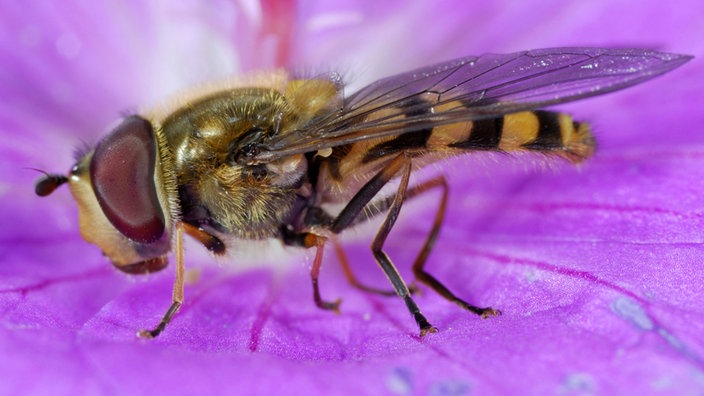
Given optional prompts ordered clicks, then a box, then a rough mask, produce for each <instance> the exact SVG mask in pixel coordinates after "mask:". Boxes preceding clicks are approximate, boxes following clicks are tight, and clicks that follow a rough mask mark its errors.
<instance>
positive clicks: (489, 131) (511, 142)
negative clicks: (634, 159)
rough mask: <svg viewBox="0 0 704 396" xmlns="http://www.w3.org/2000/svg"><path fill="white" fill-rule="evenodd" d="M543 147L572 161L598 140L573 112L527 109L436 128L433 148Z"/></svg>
mask: <svg viewBox="0 0 704 396" xmlns="http://www.w3.org/2000/svg"><path fill="white" fill-rule="evenodd" d="M443 146H444V147H446V148H450V149H463V150H491V151H506V152H511V151H525V150H529V151H540V152H544V153H550V154H555V155H558V156H561V157H564V158H566V159H568V160H569V161H571V162H580V161H582V160H584V159H586V158H588V157H590V156H591V155H592V154H593V153H594V148H595V141H594V137H593V136H592V134H591V131H590V128H589V125H588V124H586V123H582V122H576V121H573V120H572V117H571V116H570V115H569V114H565V113H557V112H552V111H544V110H537V111H525V112H521V113H514V114H507V115H505V116H503V117H499V118H488V119H484V120H478V121H473V122H465V123H459V124H452V125H446V126H440V127H436V128H434V129H433V131H432V134H431V136H430V138H429V139H428V142H427V148H429V149H431V150H432V149H436V150H439V149H442V147H443Z"/></svg>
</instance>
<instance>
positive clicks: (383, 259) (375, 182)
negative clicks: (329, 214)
mask: <svg viewBox="0 0 704 396" xmlns="http://www.w3.org/2000/svg"><path fill="white" fill-rule="evenodd" d="M399 172H401V181H400V184H399V187H398V190H397V191H396V195H395V196H394V199H393V201H392V202H391V205H390V206H389V211H388V213H387V215H386V218H385V219H384V222H383V223H382V225H381V227H380V228H379V231H378V232H377V235H376V237H375V238H374V241H373V242H372V246H371V249H372V253H373V254H374V258H375V259H376V261H377V262H378V263H379V266H381V269H382V270H383V271H384V274H386V277H387V278H388V279H389V281H390V282H391V284H392V285H393V287H394V290H395V292H396V294H397V295H398V296H399V297H401V298H402V299H403V301H404V303H406V307H407V308H408V311H409V312H410V313H411V315H412V316H413V318H414V319H415V321H416V323H417V324H418V327H419V328H420V336H421V337H422V336H424V335H426V334H428V333H435V332H437V329H436V328H435V327H433V326H432V325H431V324H430V323H429V322H428V320H427V319H426V318H425V316H424V315H423V314H422V313H421V312H420V309H419V308H418V305H417V304H416V303H415V301H413V298H412V297H411V294H410V291H409V289H408V286H407V285H406V283H405V282H404V281H403V279H402V278H401V274H399V273H398V270H397V269H396V267H395V266H394V265H393V263H392V262H391V260H390V259H389V257H388V256H387V255H386V253H384V251H383V247H384V242H386V238H387V237H388V235H389V232H390V231H391V229H392V228H393V226H394V224H395V223H396V219H397V218H398V215H399V212H400V211H401V206H402V205H403V201H404V199H405V198H406V190H407V189H408V181H409V178H410V175H411V160H410V158H408V157H406V156H405V155H403V154H401V155H399V156H398V157H396V158H394V159H393V160H392V161H391V162H389V163H388V164H387V165H386V166H385V167H384V168H383V169H382V170H381V171H379V173H377V174H376V175H375V176H374V177H373V178H372V179H370V180H369V181H368V182H367V184H365V185H364V186H363V187H362V188H361V189H360V190H359V192H357V194H356V195H355V196H354V197H353V198H352V200H351V201H350V202H349V203H348V204H347V206H346V207H345V208H344V209H343V210H342V212H340V214H339V216H338V217H337V218H336V219H335V221H334V222H333V225H332V227H331V230H332V232H334V233H339V232H340V231H342V230H344V229H345V228H347V227H348V226H349V225H350V224H352V223H353V222H354V220H355V218H357V216H358V215H359V213H360V212H361V211H362V210H363V209H364V208H365V207H366V206H367V204H368V203H369V202H370V201H371V200H372V199H373V198H374V196H375V195H376V194H377V193H378V192H379V190H381V188H382V187H383V186H384V185H385V184H386V183H388V182H389V181H390V180H391V179H392V178H393V177H394V176H396V175H397V174H398V173H399Z"/></svg>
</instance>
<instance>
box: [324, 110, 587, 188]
mask: <svg viewBox="0 0 704 396" xmlns="http://www.w3.org/2000/svg"><path fill="white" fill-rule="evenodd" d="M594 149H595V141H594V137H593V136H592V134H591V131H590V128H589V125H588V124H586V123H582V122H576V121H573V120H572V117H571V116H570V115H569V114H566V113H558V112H552V111H544V110H537V111H525V112H521V113H513V114H507V115H504V116H502V117H497V118H487V119H482V120H476V121H466V122H458V123H454V124H448V125H441V126H436V127H433V128H429V129H425V130H420V131H415V132H407V133H404V134H401V135H397V136H393V137H388V138H379V139H373V140H366V141H361V142H358V143H353V144H350V145H344V146H339V147H335V148H333V152H332V155H331V156H330V157H329V158H327V160H326V162H327V166H328V171H329V172H330V175H331V176H332V179H333V180H335V181H342V180H343V179H344V178H345V177H346V176H349V175H355V176H356V177H362V179H364V177H363V176H362V174H366V173H374V172H375V171H376V170H378V169H377V168H378V166H379V165H380V164H383V163H384V160H390V159H392V158H393V157H395V156H396V155H398V154H399V153H401V152H406V153H408V154H410V155H411V156H413V157H415V158H416V160H414V163H416V164H419V165H421V166H422V164H427V163H429V162H434V161H437V160H439V159H442V158H446V157H450V156H455V155H461V154H462V153H464V152H468V151H501V152H518V151H537V152H542V153H545V154H550V155H557V156H560V157H563V158H565V159H567V160H569V161H571V162H573V163H577V162H581V161H582V160H584V159H586V158H588V157H590V156H591V155H592V154H593V153H594Z"/></svg>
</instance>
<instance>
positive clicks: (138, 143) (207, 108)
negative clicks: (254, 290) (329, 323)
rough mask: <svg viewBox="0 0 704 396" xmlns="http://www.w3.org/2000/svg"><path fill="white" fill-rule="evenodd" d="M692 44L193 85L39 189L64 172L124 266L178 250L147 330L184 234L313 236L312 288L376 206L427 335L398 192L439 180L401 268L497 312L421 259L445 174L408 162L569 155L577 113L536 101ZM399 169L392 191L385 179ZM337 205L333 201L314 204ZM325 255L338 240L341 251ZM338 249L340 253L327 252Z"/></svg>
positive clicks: (578, 128) (214, 247)
mask: <svg viewBox="0 0 704 396" xmlns="http://www.w3.org/2000/svg"><path fill="white" fill-rule="evenodd" d="M691 58H692V57H691V56H687V55H677V54H668V53H661V52H655V51H650V50H643V49H603V48H554V49H541V50H534V51H524V52H517V53H512V54H504V55H497V54H486V55H482V56H478V57H473V56H472V57H466V58H460V59H456V60H452V61H449V62H444V63H440V64H436V65H433V66H429V67H424V68H420V69H417V70H413V71H410V72H407V73H402V74H399V75H396V76H392V77H388V78H384V79H382V80H379V81H376V82H374V83H372V84H370V85H368V86H366V87H365V88H362V89H361V90H359V91H358V92H356V93H354V94H352V95H350V96H346V97H345V96H344V95H343V85H342V84H341V82H340V78H339V77H338V76H336V75H334V74H332V75H328V76H324V77H317V78H307V79H298V78H295V77H293V76H291V75H289V74H288V73H285V72H277V73H272V74H266V75H261V76H258V77H256V78H252V79H251V80H250V81H248V82H247V83H242V82H239V83H231V84H229V85H227V84H226V85H223V86H217V87H214V88H210V89H204V90H201V91H198V92H195V93H193V94H191V95H190V96H186V97H182V98H180V99H178V100H176V101H175V102H173V103H171V104H170V105H166V106H162V107H159V108H156V109H153V110H150V111H146V112H143V113H142V114H141V115H131V116H128V117H126V118H124V119H123V120H122V121H121V122H120V123H119V124H117V126H115V127H114V128H113V129H112V131H111V132H110V133H109V134H108V135H107V136H106V137H105V138H103V139H102V140H101V141H100V142H99V143H98V144H97V145H96V146H95V148H94V149H93V150H91V151H90V152H88V153H85V154H83V155H81V156H80V158H77V162H76V164H75V165H74V166H73V167H72V168H71V170H70V172H69V173H68V175H67V176H63V175H58V174H47V175H46V176H45V177H43V178H41V179H40V180H39V181H38V182H37V184H36V188H35V189H36V193H37V194H38V195H40V196H44V195H48V194H50V193H51V192H52V191H54V190H55V189H56V188H57V187H58V186H60V185H61V184H64V183H68V184H69V186H70V190H71V192H72V194H73V196H74V198H75V200H76V202H77V204H78V208H79V216H80V231H81V235H82V236H83V238H84V239H85V240H86V241H88V242H90V243H93V244H96V245H98V247H99V248H100V249H101V250H102V251H103V253H104V254H105V256H107V257H108V258H109V259H110V260H111V262H112V264H113V265H114V266H115V267H117V268H118V269H120V270H122V271H125V272H128V273H134V274H137V273H148V272H153V271H157V270H160V269H163V268H164V267H165V266H166V264H167V259H166V256H167V255H168V253H169V252H171V251H172V250H175V257H176V280H175V282H174V290H173V298H172V304H171V306H170V308H169V309H168V310H167V312H166V313H165V315H164V316H163V319H162V320H161V321H160V322H159V324H158V325H157V326H156V327H155V328H154V329H153V330H142V331H140V332H139V335H141V336H143V337H155V336H157V335H158V334H159V333H161V332H162V330H163V329H164V328H165V326H166V325H167V324H168V323H169V321H170V320H171V319H172V317H173V316H174V314H175V313H176V312H177V311H178V309H179V307H180V306H181V304H182V302H183V289H184V257H183V248H182V238H183V233H186V234H187V235H189V236H191V237H193V238H195V239H196V240H197V241H199V242H200V243H201V244H203V245H204V246H205V247H206V248H207V249H209V250H210V251H211V252H213V253H215V254H223V253H225V251H226V250H227V241H228V240H231V239H232V238H235V239H242V240H255V239H267V238H275V239H278V240H280V241H281V242H283V243H284V244H285V245H289V246H298V247H302V248H307V249H310V248H314V249H315V258H314V261H313V264H312V268H311V270H310V276H311V280H312V285H313V295H314V301H315V303H316V304H317V306H319V307H320V308H323V309H327V310H337V309H338V305H339V303H340V301H339V300H337V301H328V300H325V299H323V298H322V297H321V295H320V292H319V288H318V274H319V270H320V267H321V265H322V262H323V247H324V246H325V244H326V242H327V241H328V240H329V239H331V238H332V237H333V236H334V235H335V234H338V233H340V232H342V231H344V230H346V229H348V228H350V227H352V226H354V225H357V224H359V223H362V222H364V221H366V220H369V219H370V218H372V217H374V216H377V215H382V214H385V218H384V220H383V222H382V225H381V227H380V228H379V231H378V233H377V234H376V236H375V237H374V239H373V242H372V245H371V249H372V252H373V254H374V257H375V259H376V261H377V263H378V264H379V266H380V267H381V269H382V271H383V272H384V273H385V275H386V276H387V277H388V279H389V280H390V282H391V285H392V286H393V290H381V289H375V288H372V287H369V286H366V285H364V284H360V283H359V282H358V281H357V280H356V278H355V277H354V275H353V273H352V271H351V268H350V266H349V264H348V263H347V261H346V260H345V259H344V257H343V256H341V260H340V261H341V262H342V264H343V267H344V268H343V269H345V273H346V275H347V277H348V279H349V281H350V283H351V284H352V285H353V286H356V287H357V288H360V289H363V290H366V291H371V292H376V293H380V294H391V295H394V294H395V295H398V296H399V297H400V298H401V299H402V300H403V301H404V303H405V304H406V307H407V308H408V310H409V312H410V313H411V315H412V316H413V318H414V319H415V321H416V323H417V325H418V327H419V329H420V335H421V336H424V335H426V334H427V333H429V332H436V331H437V329H436V328H435V327H433V326H432V325H431V324H430V322H429V321H428V320H427V319H426V317H425V316H424V315H423V314H422V313H421V310H420V309H419V307H418V305H417V304H416V303H415V301H414V299H413V297H412V294H411V292H410V291H409V287H408V286H407V284H406V282H405V281H404V280H403V279H402V278H401V276H400V275H399V273H398V271H397V270H396V267H395V266H394V264H393V263H392V261H391V259H390V258H389V257H388V256H387V255H386V253H385V252H384V243H385V241H386V239H387V236H388V235H389V233H390V232H391V230H392V228H393V226H394V223H395V221H396V218H397V216H398V215H399V212H400V210H401V206H402V204H403V202H404V201H405V200H406V199H409V198H411V197H414V196H418V195H421V194H423V193H425V192H427V191H429V190H432V189H439V190H440V191H441V192H442V198H441V200H440V203H439V205H438V210H437V213H436V216H435V218H434V220H433V224H432V228H431V231H430V232H429V235H428V237H427V239H426V241H425V243H424V245H423V246H421V247H420V249H419V253H418V256H417V258H416V260H415V262H414V263H413V265H412V269H413V274H414V276H415V278H416V279H417V280H418V281H420V282H422V283H424V284H426V285H427V286H429V287H430V288H431V289H433V290H435V291H436V292H437V293H439V294H440V295H441V296H443V297H444V298H446V299H448V300H449V301H452V302H454V303H456V304H458V305H459V306H460V307H462V308H463V309H465V310H468V311H470V312H473V313H475V314H477V315H480V316H481V317H482V318H486V317H490V316H494V315H499V314H500V311H499V310H496V309H493V308H483V307H478V306H475V305H472V304H470V303H468V302H466V301H464V300H462V299H461V298H459V297H458V296H456V295H455V294H454V293H453V292H451V291H450V290H449V289H447V288H446V287H445V286H444V285H443V284H442V283H441V282H440V281H438V280H437V279H436V278H435V277H433V276H432V275H431V274H429V273H428V272H426V270H425V269H424V265H425V262H426V259H427V257H428V255H429V253H430V251H431V249H432V247H433V244H434V241H435V239H436V237H437V234H438V232H439V230H440V226H441V224H442V222H443V216H444V213H445V206H446V201H447V196H448V185H447V183H446V181H445V179H444V178H443V177H437V178H434V179H430V180H426V181H424V182H421V183H419V184H417V185H409V176H410V174H411V172H412V171H413V170H415V169H418V168H420V167H423V166H425V165H427V164H429V163H431V162H434V161H438V160H442V159H445V158H448V157H451V156H457V155H461V154H466V153H470V152H476V151H487V150H488V151H503V152H514V151H525V150H531V151H538V152H541V153H544V154H547V155H554V156H557V157H562V158H565V159H567V160H568V161H571V162H573V163H578V162H580V161H582V160H584V159H586V158H588V157H589V156H590V155H591V154H592V153H593V152H594V148H595V142H594V138H593V136H592V134H591V132H590V128H589V126H588V124H586V123H583V122H576V121H573V120H572V118H571V117H570V116H569V115H567V114H563V113H558V112H552V111H545V110H539V109H541V108H543V107H545V106H549V105H554V104H558V103H565V102H569V101H573V100H577V99H581V98H587V97H590V96H595V95H601V94H604V93H607V92H611V91H615V90H618V89H622V88H626V87H629V86H631V85H635V84H638V83H640V82H643V81H646V80H649V79H651V78H654V77H656V76H658V75H661V74H663V73H666V72H669V71H671V70H673V69H675V68H677V67H679V66H681V65H682V64H684V63H685V62H687V61H688V60H690V59H691ZM392 179H393V180H397V181H398V187H397V188H396V190H395V193H391V194H390V195H388V196H386V195H384V194H385V193H384V192H381V190H382V187H384V186H385V185H387V183H389V182H390V181H391V180H392ZM331 204H338V205H340V206H342V209H341V210H339V211H338V212H335V213H332V212H330V210H329V209H326V207H327V206H330V205H331ZM338 252H340V250H339V249H338ZM340 254H341V253H340Z"/></svg>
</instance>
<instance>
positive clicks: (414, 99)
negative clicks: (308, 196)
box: [254, 48, 692, 162]
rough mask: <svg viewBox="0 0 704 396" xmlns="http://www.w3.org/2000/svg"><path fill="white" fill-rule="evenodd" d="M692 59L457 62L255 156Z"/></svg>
mask: <svg viewBox="0 0 704 396" xmlns="http://www.w3.org/2000/svg"><path fill="white" fill-rule="evenodd" d="M691 58H692V57H691V56H689V55H678V54H668V53H662V52H656V51H651V50H644V49H604V48H551V49H540V50H533V51H523V52H517V53H513V54H485V55H482V56H477V57H471V56H470V57H466V58H461V59H456V60H452V61H449V62H445V63H440V64H436V65H433V66H429V67H424V68H420V69H416V70H413V71H410V72H407V73H402V74H399V75H395V76H392V77H388V78H384V79H381V80H379V81H376V82H374V83H372V84H370V85H368V86H366V87H365V88H362V89H361V90H360V91H358V92H356V93H355V94H353V95H351V96H349V97H348V98H346V99H345V100H344V102H343V105H342V107H341V108H340V109H338V110H337V111H334V112H331V113H330V114H327V115H325V116H323V117H320V118H318V119H315V120H313V122H311V123H310V124H309V125H306V127H305V128H302V130H300V131H294V132H293V133H287V134H285V135H280V136H274V137H272V138H271V139H270V140H267V141H265V142H262V144H261V145H260V146H259V147H257V150H256V155H254V160H255V161H262V162H266V161H269V160H272V159H275V158H279V157H283V156H286V155H291V154H296V153H302V152H311V151H316V150H319V149H323V148H327V147H334V146H338V145H342V144H348V143H353V142H356V141H360V140H365V139H371V138H377V137H382V136H390V135H398V134H402V133H406V132H412V131H417V130H422V129H426V128H431V127H433V126H437V125H443V124H451V123H455V122H461V121H468V120H477V119H482V118H490V117H497V116H501V115H504V114H507V113H514V112H518V111H525V110H533V109H537V108H541V107H545V106H549V105H554V104H557V103H564V102H569V101H573V100H577V99H581V98H587V97H590V96H596V95H601V94H604V93H607V92H611V91H615V90H618V89H623V88H626V87H629V86H632V85H635V84H638V83H640V82H643V81H646V80H649V79H651V78H654V77H656V76H658V75H660V74H663V73H666V72H668V71H670V70H672V69H674V68H676V67H678V66H680V65H682V64H684V63H685V62H687V61H688V60H690V59H691Z"/></svg>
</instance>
